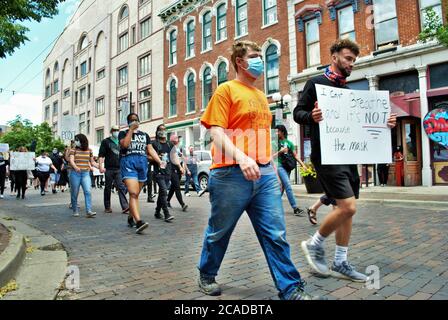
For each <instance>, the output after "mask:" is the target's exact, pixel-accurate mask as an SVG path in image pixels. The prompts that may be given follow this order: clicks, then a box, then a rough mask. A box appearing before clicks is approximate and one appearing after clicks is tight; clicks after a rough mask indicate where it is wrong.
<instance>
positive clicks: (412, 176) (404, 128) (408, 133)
mask: <svg viewBox="0 0 448 320" xmlns="http://www.w3.org/2000/svg"><path fill="white" fill-rule="evenodd" d="M401 145H402V146H403V156H404V185H405V186H407V187H410V186H420V185H422V151H421V150H422V147H421V125H420V119H417V118H406V119H404V120H402V121H401Z"/></svg>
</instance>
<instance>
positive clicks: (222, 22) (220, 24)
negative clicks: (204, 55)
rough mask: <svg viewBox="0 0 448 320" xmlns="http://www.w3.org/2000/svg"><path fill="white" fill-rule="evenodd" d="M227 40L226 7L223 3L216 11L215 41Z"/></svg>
mask: <svg viewBox="0 0 448 320" xmlns="http://www.w3.org/2000/svg"><path fill="white" fill-rule="evenodd" d="M224 39H227V7H226V4H225V3H223V4H221V5H219V7H218V9H217V10H216V41H221V40H224Z"/></svg>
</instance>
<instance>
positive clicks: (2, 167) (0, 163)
mask: <svg viewBox="0 0 448 320" xmlns="http://www.w3.org/2000/svg"><path fill="white" fill-rule="evenodd" d="M6 166H9V160H5V159H4V158H3V157H2V158H0V172H1V173H5V172H6Z"/></svg>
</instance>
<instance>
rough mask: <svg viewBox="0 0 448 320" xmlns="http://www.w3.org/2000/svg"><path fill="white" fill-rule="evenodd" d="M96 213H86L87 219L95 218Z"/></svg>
mask: <svg viewBox="0 0 448 320" xmlns="http://www.w3.org/2000/svg"><path fill="white" fill-rule="evenodd" d="M95 216H96V212H93V211H89V212H87V213H86V218H95Z"/></svg>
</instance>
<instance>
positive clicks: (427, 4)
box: [420, 0, 443, 29]
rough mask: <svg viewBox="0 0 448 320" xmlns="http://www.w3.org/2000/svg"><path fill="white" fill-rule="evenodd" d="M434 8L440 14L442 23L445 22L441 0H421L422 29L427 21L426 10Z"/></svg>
mask: <svg viewBox="0 0 448 320" xmlns="http://www.w3.org/2000/svg"><path fill="white" fill-rule="evenodd" d="M428 9H433V10H434V11H435V12H436V13H437V15H438V16H439V19H440V23H443V19H442V4H441V1H440V0H420V10H421V13H420V20H421V25H422V29H423V28H424V25H425V22H426V10H428Z"/></svg>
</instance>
